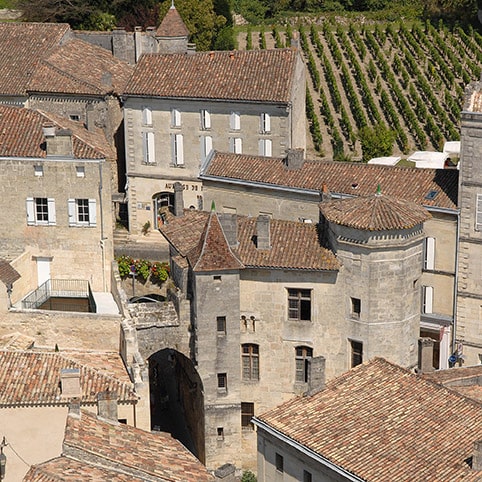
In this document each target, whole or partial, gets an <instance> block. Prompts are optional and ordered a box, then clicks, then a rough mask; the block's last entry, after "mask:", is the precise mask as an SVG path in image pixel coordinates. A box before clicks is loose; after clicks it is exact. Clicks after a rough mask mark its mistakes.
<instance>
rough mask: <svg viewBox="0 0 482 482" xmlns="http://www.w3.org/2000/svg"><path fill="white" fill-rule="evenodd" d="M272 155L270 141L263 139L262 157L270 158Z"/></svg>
mask: <svg viewBox="0 0 482 482" xmlns="http://www.w3.org/2000/svg"><path fill="white" fill-rule="evenodd" d="M271 154H272V142H271V139H265V141H264V155H265V156H267V157H271Z"/></svg>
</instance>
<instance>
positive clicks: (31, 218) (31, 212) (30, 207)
mask: <svg viewBox="0 0 482 482" xmlns="http://www.w3.org/2000/svg"><path fill="white" fill-rule="evenodd" d="M27 224H28V225H29V226H33V225H35V205H34V200H33V197H28V198H27Z"/></svg>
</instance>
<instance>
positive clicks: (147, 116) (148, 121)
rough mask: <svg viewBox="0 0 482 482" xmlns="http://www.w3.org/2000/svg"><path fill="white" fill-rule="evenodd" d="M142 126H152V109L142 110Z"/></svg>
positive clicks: (144, 108) (145, 108)
mask: <svg viewBox="0 0 482 482" xmlns="http://www.w3.org/2000/svg"><path fill="white" fill-rule="evenodd" d="M142 125H145V126H152V109H151V108H150V107H143V108H142Z"/></svg>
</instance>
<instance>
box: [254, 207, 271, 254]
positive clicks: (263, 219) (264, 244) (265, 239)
mask: <svg viewBox="0 0 482 482" xmlns="http://www.w3.org/2000/svg"><path fill="white" fill-rule="evenodd" d="M256 236H257V243H256V247H257V248H258V249H271V237H270V219H269V216H267V215H265V214H260V215H259V216H258V219H257V221H256Z"/></svg>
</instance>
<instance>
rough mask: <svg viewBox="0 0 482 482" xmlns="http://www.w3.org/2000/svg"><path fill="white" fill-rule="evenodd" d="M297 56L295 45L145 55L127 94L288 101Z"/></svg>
mask: <svg viewBox="0 0 482 482" xmlns="http://www.w3.org/2000/svg"><path fill="white" fill-rule="evenodd" d="M298 55H299V53H298V52H297V51H296V50H292V49H273V50H250V51H233V52H198V53H196V54H192V55H186V54H166V55H159V54H146V55H143V56H142V57H141V59H140V60H139V62H138V64H137V66H136V70H135V73H134V75H133V76H132V78H131V81H130V82H129V84H128V86H127V87H126V94H127V95H141V96H142V95H152V96H158V97H176V98H200V99H221V100H246V101H254V102H282V103H287V102H289V101H290V98H291V89H292V85H293V71H294V68H295V62H296V60H297V56H298Z"/></svg>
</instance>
